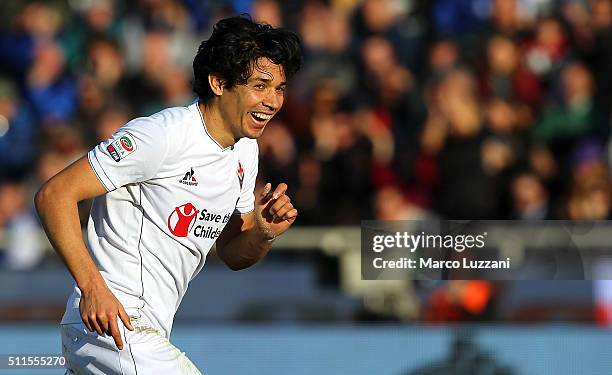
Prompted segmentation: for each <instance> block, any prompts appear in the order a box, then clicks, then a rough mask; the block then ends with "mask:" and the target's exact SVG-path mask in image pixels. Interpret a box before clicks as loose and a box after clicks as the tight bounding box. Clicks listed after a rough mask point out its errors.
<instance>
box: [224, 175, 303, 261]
mask: <svg viewBox="0 0 612 375" xmlns="http://www.w3.org/2000/svg"><path fill="white" fill-rule="evenodd" d="M286 191H287V184H284V183H281V184H279V185H278V186H277V187H276V189H274V191H272V185H271V184H270V183H268V184H266V186H265V187H264V189H263V191H262V192H261V193H260V194H258V195H257V196H256V197H255V207H254V210H253V211H251V212H250V213H248V214H244V215H234V216H232V218H231V219H230V221H229V222H228V223H227V225H226V226H225V228H224V229H223V232H222V233H221V235H220V236H219V238H218V239H217V255H218V256H219V258H221V260H223V262H224V263H225V264H227V266H228V267H229V268H230V269H232V270H234V271H238V270H241V269H244V268H247V267H250V266H252V265H253V264H255V263H257V262H258V261H259V260H260V259H261V258H263V257H264V256H265V255H266V254H267V253H268V251H269V250H270V247H271V246H272V241H273V240H274V239H275V238H276V237H278V236H279V235H281V234H283V233H284V232H285V231H286V230H287V229H289V227H290V226H291V224H293V222H294V221H295V219H296V217H297V214H298V212H297V209H295V207H293V204H291V199H290V198H289V196H287V195H286Z"/></svg>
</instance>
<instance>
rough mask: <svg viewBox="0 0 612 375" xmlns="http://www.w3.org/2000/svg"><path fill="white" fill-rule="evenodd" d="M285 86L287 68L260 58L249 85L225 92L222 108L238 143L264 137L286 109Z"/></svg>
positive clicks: (219, 102)
mask: <svg viewBox="0 0 612 375" xmlns="http://www.w3.org/2000/svg"><path fill="white" fill-rule="evenodd" d="M285 86H286V82H285V74H284V72H283V67H282V66H281V65H277V64H274V63H273V62H272V61H270V60H269V59H267V58H260V59H258V60H257V63H256V64H255V67H254V69H253V73H252V74H251V76H250V77H249V79H248V80H247V82H246V83H245V84H237V85H235V86H234V87H232V88H224V89H223V92H222V94H221V95H220V96H219V97H218V98H219V101H218V104H219V107H218V108H219V112H220V114H221V117H222V119H223V122H224V123H225V126H226V129H229V131H230V132H231V133H232V135H233V137H234V140H236V141H237V140H238V139H240V138H242V137H248V138H258V137H259V136H261V134H262V133H263V130H264V128H265V127H266V125H267V124H268V122H269V121H270V119H271V118H272V117H273V116H274V115H275V114H276V113H277V112H278V111H279V110H280V108H281V107H282V105H283V100H284V93H285Z"/></svg>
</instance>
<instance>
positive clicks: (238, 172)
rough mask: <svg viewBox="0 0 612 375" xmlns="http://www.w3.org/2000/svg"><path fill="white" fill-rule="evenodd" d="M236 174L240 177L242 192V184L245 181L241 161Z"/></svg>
mask: <svg viewBox="0 0 612 375" xmlns="http://www.w3.org/2000/svg"><path fill="white" fill-rule="evenodd" d="M236 174H237V175H238V182H240V190H242V182H243V181H244V169H242V164H241V163H240V161H239V162H238V169H236Z"/></svg>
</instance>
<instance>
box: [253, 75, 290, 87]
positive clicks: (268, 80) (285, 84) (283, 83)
mask: <svg viewBox="0 0 612 375" xmlns="http://www.w3.org/2000/svg"><path fill="white" fill-rule="evenodd" d="M253 79H254V80H256V81H262V82H266V83H270V82H272V79H271V78H268V77H255V78H253ZM279 86H287V82H286V81H283V82H281V83H280V85H279Z"/></svg>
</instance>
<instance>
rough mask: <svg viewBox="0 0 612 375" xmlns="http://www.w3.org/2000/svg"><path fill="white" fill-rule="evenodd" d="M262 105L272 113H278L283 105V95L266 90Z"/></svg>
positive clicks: (275, 91) (273, 90)
mask: <svg viewBox="0 0 612 375" xmlns="http://www.w3.org/2000/svg"><path fill="white" fill-rule="evenodd" d="M263 105H264V106H266V107H267V108H269V109H271V110H273V111H278V110H279V109H280V107H281V106H282V105H283V93H282V92H278V91H277V90H275V89H270V90H268V92H267V95H266V97H265V98H264V101H263Z"/></svg>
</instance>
